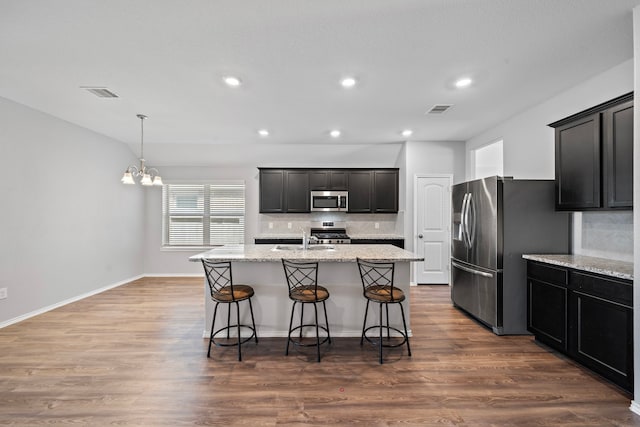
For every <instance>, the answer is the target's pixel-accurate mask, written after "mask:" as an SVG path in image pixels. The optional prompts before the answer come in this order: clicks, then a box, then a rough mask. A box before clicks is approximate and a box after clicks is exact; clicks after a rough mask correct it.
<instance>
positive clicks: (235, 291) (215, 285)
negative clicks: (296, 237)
mask: <svg viewBox="0 0 640 427" xmlns="http://www.w3.org/2000/svg"><path fill="white" fill-rule="evenodd" d="M202 266H203V267H204V272H205V277H206V278H207V283H209V290H210V292H211V299H212V300H213V301H214V302H215V303H216V305H215V308H214V310H213V319H212V320H211V335H210V336H209V350H208V351H207V357H211V344H212V343H213V344H215V345H216V346H219V347H228V346H234V345H237V346H238V360H239V361H242V344H244V343H246V342H247V341H249V340H251V338H255V340H256V344H257V343H258V335H257V334H256V323H255V320H254V318H253V306H252V305H251V297H252V296H253V294H254V292H253V288H252V287H251V286H249V285H234V284H233V278H232V276H231V262H229V261H222V262H221V261H211V260H206V259H204V258H203V259H202ZM240 301H249V310H250V311H251V325H252V326H248V325H242V324H240V305H239V304H238V303H239V302H240ZM219 304H227V307H228V309H227V310H228V311H227V326H224V327H222V328H220V329H218V330H217V331H216V330H215V324H216V314H217V313H218V305H219ZM231 304H235V305H236V320H237V322H236V324H234V325H232V324H231V323H230V322H231ZM232 328H237V333H238V341H237V342H233V343H229V342H225V343H223V342H220V341H216V335H218V334H219V333H221V332H224V331H226V332H227V340H230V331H231V329H232ZM241 328H245V329H249V330H250V331H251V335H250V336H248V337H246V338H242V336H241V334H240V329H241Z"/></svg>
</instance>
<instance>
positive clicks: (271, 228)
mask: <svg viewBox="0 0 640 427" xmlns="http://www.w3.org/2000/svg"><path fill="white" fill-rule="evenodd" d="M269 230H273V223H272V222H270V223H269Z"/></svg>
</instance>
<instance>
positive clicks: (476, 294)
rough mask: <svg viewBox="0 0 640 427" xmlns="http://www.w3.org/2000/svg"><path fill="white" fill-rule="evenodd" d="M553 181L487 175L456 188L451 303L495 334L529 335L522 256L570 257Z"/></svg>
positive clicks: (563, 214) (566, 220)
mask: <svg viewBox="0 0 640 427" xmlns="http://www.w3.org/2000/svg"><path fill="white" fill-rule="evenodd" d="M554 197H555V196H554V181H549V180H514V179H511V178H502V177H497V176H493V177H488V178H484V179H478V180H475V181H469V182H465V183H462V184H457V185H455V186H453V191H452V204H451V206H452V227H451V231H452V235H453V236H452V237H453V240H452V247H451V270H452V271H451V300H452V301H453V304H454V305H455V306H456V307H458V308H460V309H462V310H464V311H466V312H467V313H468V314H470V315H472V316H473V317H475V318H476V319H477V320H479V321H480V322H482V323H484V324H485V325H486V326H488V327H490V328H491V329H492V330H493V332H494V333H496V334H498V335H503V334H526V333H528V332H527V281H526V263H525V260H523V259H522V254H523V253H546V254H550V253H569V249H570V248H569V220H570V219H569V214H568V213H567V212H556V211H555V205H554Z"/></svg>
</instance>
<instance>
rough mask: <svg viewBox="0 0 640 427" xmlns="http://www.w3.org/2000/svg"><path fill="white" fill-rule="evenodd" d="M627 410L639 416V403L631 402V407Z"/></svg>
mask: <svg viewBox="0 0 640 427" xmlns="http://www.w3.org/2000/svg"><path fill="white" fill-rule="evenodd" d="M629 409H631V412H635V413H636V414H638V415H640V403H638V402H636V401H635V400H632V401H631V406H629Z"/></svg>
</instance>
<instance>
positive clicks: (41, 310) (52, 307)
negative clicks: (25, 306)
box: [0, 274, 145, 329]
mask: <svg viewBox="0 0 640 427" xmlns="http://www.w3.org/2000/svg"><path fill="white" fill-rule="evenodd" d="M143 277H145V275H144V274H140V275H138V276H134V277H131V278H129V279H125V280H121V281H119V282H116V283H112V284H110V285H107V286H103V287H102V288H98V289H94V290H92V291H89V292H86V293H84V294H80V295H77V296H75V297H72V298H69V299H66V300H64V301H60V302H57V303H55V304H51V305H48V306H46V307H42V308H39V309H38V310H34V311H31V312H29V313H26V314H23V315H21V316H18V317H14V318H13V319H9V320H6V321H4V322H2V323H0V329H2V328H4V327H6V326H9V325H13V324H14V323H18V322H22V321H23V320H27V319H29V318H31V317H34V316H37V315H39V314H43V313H46V312H47V311H51V310H55V309H56V308H59V307H62V306H64V305H67V304H71V303H72V302H76V301H80V300H81V299H85V298H88V297H90V296H93V295H97V294H99V293H102V292H104V291H108V290H109V289H113V288H117V287H118V286H122V285H125V284H127V283H130V282H133V281H134V280H138V279H141V278H143Z"/></svg>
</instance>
